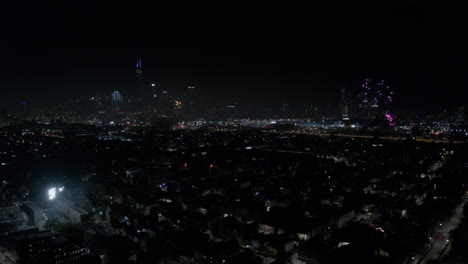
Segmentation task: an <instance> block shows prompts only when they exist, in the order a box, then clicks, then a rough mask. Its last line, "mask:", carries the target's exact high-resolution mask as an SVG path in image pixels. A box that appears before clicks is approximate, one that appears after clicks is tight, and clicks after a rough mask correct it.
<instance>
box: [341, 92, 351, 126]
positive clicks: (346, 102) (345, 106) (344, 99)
mask: <svg viewBox="0 0 468 264" xmlns="http://www.w3.org/2000/svg"><path fill="white" fill-rule="evenodd" d="M350 112H351V94H350V93H349V92H348V90H347V89H345V88H343V89H341V90H340V118H341V119H342V120H349V119H350V116H351V115H350Z"/></svg>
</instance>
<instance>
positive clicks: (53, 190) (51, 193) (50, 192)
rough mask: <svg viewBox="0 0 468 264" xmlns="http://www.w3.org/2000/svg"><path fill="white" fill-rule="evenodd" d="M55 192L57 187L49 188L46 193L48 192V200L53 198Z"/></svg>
mask: <svg viewBox="0 0 468 264" xmlns="http://www.w3.org/2000/svg"><path fill="white" fill-rule="evenodd" d="M56 192H57V189H56V188H52V189H49V191H48V193H49V200H53V199H55V193H56Z"/></svg>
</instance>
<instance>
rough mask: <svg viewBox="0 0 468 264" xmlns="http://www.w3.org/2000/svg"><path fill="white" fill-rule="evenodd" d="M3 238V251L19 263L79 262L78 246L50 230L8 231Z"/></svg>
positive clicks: (55, 263) (57, 263) (51, 263)
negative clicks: (4, 248)
mask: <svg viewBox="0 0 468 264" xmlns="http://www.w3.org/2000/svg"><path fill="white" fill-rule="evenodd" d="M4 240H5V245H6V246H5V247H6V248H7V251H6V252H5V253H6V254H7V255H8V256H9V257H10V258H13V259H15V260H19V261H21V263H47V264H62V263H80V258H81V252H80V248H79V247H78V246H76V245H74V244H72V243H70V242H69V241H68V240H66V239H64V238H63V237H61V236H60V234H58V233H55V232H53V231H51V230H44V231H39V230H38V229H37V228H33V229H29V230H25V231H19V232H14V233H9V234H8V235H7V236H5V237H4Z"/></svg>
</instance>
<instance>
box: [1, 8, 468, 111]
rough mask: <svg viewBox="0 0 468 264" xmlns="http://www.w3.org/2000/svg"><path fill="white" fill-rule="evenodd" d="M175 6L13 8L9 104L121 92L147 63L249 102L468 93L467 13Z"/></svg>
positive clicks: (166, 79) (168, 80)
mask: <svg viewBox="0 0 468 264" xmlns="http://www.w3.org/2000/svg"><path fill="white" fill-rule="evenodd" d="M155 2H156V1H155ZM157 2H160V1H157ZM165 2H168V3H165V4H157V5H152V6H144V5H135V4H131V2H130V1H128V2H126V3H125V5H117V4H116V3H117V2H115V1H114V2H111V3H112V4H110V5H100V6H97V5H96V4H95V3H94V2H89V3H86V2H85V1H79V2H76V4H69V5H68V6H65V5H64V4H63V3H62V4H61V5H58V6H57V5H45V4H44V3H40V4H38V3H36V4H30V3H27V4H26V3H23V5H22V6H4V8H2V10H3V11H2V13H3V14H2V16H1V17H2V18H1V19H2V21H1V22H2V25H3V26H2V30H3V32H2V38H1V44H0V45H1V51H0V54H1V58H0V67H1V72H0V77H1V78H0V89H1V96H0V108H3V107H5V106H6V107H11V105H12V104H18V103H19V102H21V101H22V100H27V101H29V102H32V103H33V104H42V103H57V102H66V101H67V98H71V97H73V96H80V95H88V94H89V95H93V94H95V92H96V91H98V90H101V91H110V90H115V89H120V88H122V87H125V86H127V85H129V84H130V83H132V82H133V81H134V78H135V74H134V67H135V61H136V58H137V57H138V56H141V57H142V58H143V71H144V75H145V78H147V79H153V80H156V81H157V82H158V83H159V85H161V86H162V87H164V88H165V89H167V90H169V91H175V92H180V91H181V90H182V89H183V88H184V87H186V86H187V85H196V86H197V87H198V88H199V91H200V93H201V94H204V95H208V96H209V97H212V98H223V100H224V101H229V100H231V99H232V100H234V101H237V102H239V103H243V104H256V105H268V104H272V103H277V102H280V101H283V100H286V101H287V102H289V103H291V104H297V105H306V104H313V103H320V102H322V103H323V102H329V104H331V105H336V104H337V103H338V90H339V89H340V88H343V87H346V86H347V87H357V86H358V85H359V83H360V80H361V79H362V78H364V77H366V76H375V77H378V78H382V79H386V80H388V81H389V82H390V83H391V85H392V87H393V88H394V89H395V91H396V100H395V101H396V104H397V106H399V107H401V108H404V109H413V110H418V109H421V110H435V109H439V108H440V107H447V106H456V105H459V104H465V101H466V98H467V95H468V92H467V91H466V90H467V89H466V86H467V84H468V82H467V81H466V74H467V69H468V68H467V53H466V47H468V46H467V45H466V41H465V40H464V38H465V37H466V36H465V35H466V29H465V28H464V27H465V25H466V24H467V23H466V21H465V18H464V17H465V14H464V13H463V12H464V11H463V10H464V9H463V8H461V6H447V5H445V6H442V5H441V4H442V2H440V3H439V5H433V6H429V5H428V4H427V3H425V4H424V5H423V4H421V3H419V2H415V1H401V3H398V1H378V2H379V3H378V4H369V3H366V4H364V3H362V4H356V3H355V2H354V1H349V2H350V3H348V4H345V5H344V4H341V3H338V2H330V1H307V2H306V1H304V3H299V2H297V3H296V2H294V1H281V2H279V3H275V2H273V1H269V2H266V1H265V2H263V1H245V2H243V1H217V2H214V1H213V2H212V1H190V3H184V2H181V1H165ZM187 2H188V1H187ZM253 2H255V3H253ZM316 2H319V3H320V4H318V3H316ZM322 2H323V3H322ZM325 2H327V3H325ZM329 2H330V3H329ZM306 3H307V4H306ZM309 4H311V5H309Z"/></svg>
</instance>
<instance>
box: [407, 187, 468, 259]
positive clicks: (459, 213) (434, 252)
mask: <svg viewBox="0 0 468 264" xmlns="http://www.w3.org/2000/svg"><path fill="white" fill-rule="evenodd" d="M467 201H468V194H465V197H464V199H463V200H462V201H461V202H460V203H459V204H458V206H457V207H456V208H455V210H454V214H453V215H452V217H450V218H449V219H447V220H446V221H445V222H443V223H441V224H439V226H438V227H437V228H436V229H435V231H434V234H433V235H432V236H431V240H432V241H433V242H432V247H431V249H430V250H429V252H428V253H427V254H426V255H425V256H416V257H415V258H414V260H413V261H412V262H411V264H424V263H426V262H427V261H429V260H431V259H439V258H440V257H442V256H443V255H445V254H447V253H448V252H449V251H450V248H451V245H450V244H451V240H450V239H451V238H450V237H448V236H449V233H450V231H452V230H454V229H455V228H457V226H458V225H459V224H460V222H461V220H462V218H463V206H464V205H465V203H466V202H467ZM439 234H441V235H443V236H444V238H441V237H440V236H441V235H439Z"/></svg>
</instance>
